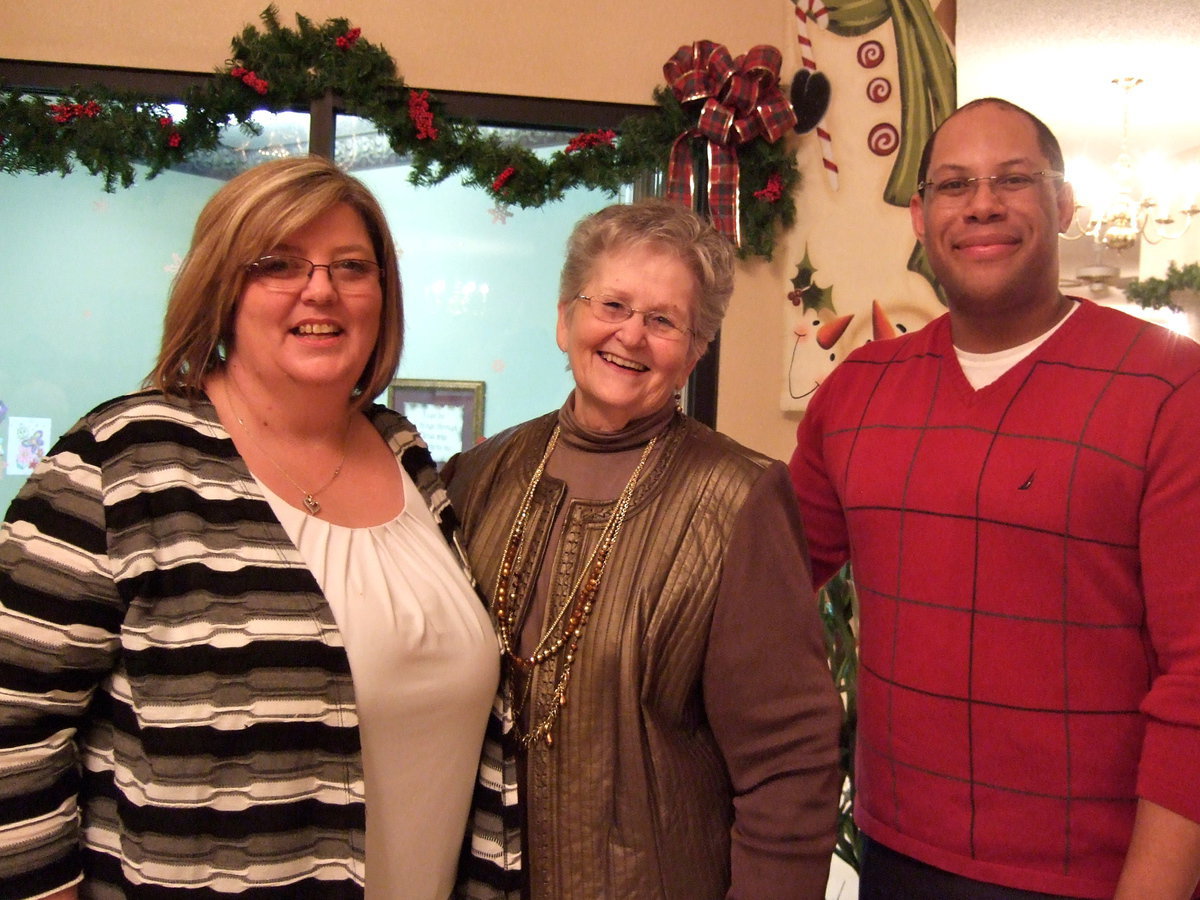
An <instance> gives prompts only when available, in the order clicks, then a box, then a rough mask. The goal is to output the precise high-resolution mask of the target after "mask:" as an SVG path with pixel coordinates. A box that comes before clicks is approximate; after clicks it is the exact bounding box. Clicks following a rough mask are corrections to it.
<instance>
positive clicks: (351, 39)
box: [334, 28, 362, 50]
mask: <svg viewBox="0 0 1200 900" xmlns="http://www.w3.org/2000/svg"><path fill="white" fill-rule="evenodd" d="M361 36H362V29H361V28H351V29H350V30H349V31H347V32H346V33H345V34H343V35H341V36H340V37H339V38H338V39H337V40H336V41H334V43H335V44H337V46H338V49H339V50H349V49H350V48H351V47H353V46H354V45H355V44H356V43H358V39H359V38H360V37H361Z"/></svg>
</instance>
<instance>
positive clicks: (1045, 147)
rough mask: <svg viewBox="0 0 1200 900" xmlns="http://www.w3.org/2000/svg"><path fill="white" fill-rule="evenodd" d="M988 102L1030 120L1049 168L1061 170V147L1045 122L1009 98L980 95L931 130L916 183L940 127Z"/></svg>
mask: <svg viewBox="0 0 1200 900" xmlns="http://www.w3.org/2000/svg"><path fill="white" fill-rule="evenodd" d="M988 103H990V104H993V105H995V106H1000V107H1003V108H1004V109H1007V110H1011V111H1012V112H1015V113H1020V114H1021V115H1023V116H1024V117H1025V118H1026V119H1028V120H1029V121H1030V122H1032V123H1033V130H1034V131H1035V132H1036V133H1037V142H1038V149H1039V150H1041V151H1042V155H1043V156H1045V157H1046V161H1047V162H1049V163H1050V168H1051V169H1053V170H1054V171H1056V172H1061V171H1062V170H1063V154H1062V147H1060V146H1059V143H1058V138H1056V137H1055V136H1054V132H1053V131H1051V130H1050V128H1049V126H1048V125H1046V123H1045V122H1043V121H1042V120H1041V119H1039V118H1038V117H1037V116H1035V115H1034V114H1033V113H1031V112H1030V111H1029V110H1027V109H1024V108H1023V107H1020V106H1017V104H1015V103H1012V102H1011V101H1009V100H1002V99H1001V98H999V97H980V98H979V99H978V100H972V101H971V102H970V103H967V104H965V105H964V106H961V107H959V108H958V109H956V110H955V111H954V112H952V113H951V114H950V115H949V116H947V117H946V118H945V119H944V120H942V124H941V125H938V127H937V128H935V129H934V130H933V134H931V135H930V136H929V140H927V141H926V142H925V149H924V150H922V151H921V162H920V164H919V165H918V166H917V183H918V184H920V183H921V182H923V181H924V180H925V176H926V175H928V174H929V160H930V158H931V157H932V156H933V142H934V141H935V140H937V136H938V133H939V132H940V131H941V130H942V127H943V126H944V125H945V124H946V123H947V122H949V121H950V120H951V119H953V118H954V117H955V116H956V115H958V114H959V113H960V112H963V111H964V110H968V109H973V108H974V107H976V106H983V105H985V104H988Z"/></svg>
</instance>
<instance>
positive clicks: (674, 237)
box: [558, 199, 736, 357]
mask: <svg viewBox="0 0 1200 900" xmlns="http://www.w3.org/2000/svg"><path fill="white" fill-rule="evenodd" d="M642 246H650V247H654V248H655V249H661V250H662V251H663V252H664V253H669V254H673V255H675V256H677V257H678V258H679V259H680V260H681V261H682V262H683V264H684V265H685V266H687V268H688V269H689V270H690V271H691V272H692V274H693V275H694V276H695V278H696V285H697V295H696V298H695V299H696V311H695V321H694V322H693V323H692V332H693V334H692V351H693V353H695V355H696V356H697V357H699V356H701V355H702V354H703V353H704V351H705V350H706V349H708V345H709V343H710V342H711V341H712V339H713V338H714V337H716V334H717V331H718V330H719V329H720V327H721V320H722V319H724V318H725V312H726V310H727V309H729V298H730V295H732V294H733V274H734V262H735V256H736V251H735V250H734V248H733V244H732V242H730V240H729V239H728V238H727V237H725V236H724V235H723V234H721V233H720V232H719V231H717V230H716V229H715V228H713V226H712V225H711V224H709V223H708V222H707V221H705V220H704V219H702V218H700V216H698V215H697V214H696V213H694V212H692V211H691V210H690V209H688V208H687V207H686V206H680V205H679V204H677V203H670V202H667V201H666V200H659V199H651V200H639V201H638V202H637V203H630V204H615V205H613V206H609V207H605V208H604V209H602V210H600V211H599V212H597V213H593V214H592V215H590V216H587V217H585V218H583V219H581V220H580V221H579V223H578V224H577V225H576V226H575V228H574V230H573V231H572V232H571V236H570V238H568V240H567V259H566V262H565V263H564V264H563V268H562V274H561V276H560V278H559V285H558V302H559V303H560V304H565V303H570V302H571V301H572V300H574V299H575V296H576V295H577V294H578V293H579V292H580V291H581V290H582V289H583V285H584V284H585V283H586V282H587V279H588V277H589V276H590V275H591V271H592V268H593V267H594V266H595V264H596V261H597V260H598V259H599V258H600V257H601V256H602V255H604V254H605V253H608V252H610V251H612V250H622V249H628V248H631V247H642Z"/></svg>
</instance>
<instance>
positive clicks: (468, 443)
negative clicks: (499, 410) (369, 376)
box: [387, 378, 484, 466]
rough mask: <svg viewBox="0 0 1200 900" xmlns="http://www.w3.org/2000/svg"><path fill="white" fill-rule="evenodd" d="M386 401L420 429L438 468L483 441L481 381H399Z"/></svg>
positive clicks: (389, 392) (415, 379) (389, 391)
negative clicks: (455, 455) (452, 457)
mask: <svg viewBox="0 0 1200 900" xmlns="http://www.w3.org/2000/svg"><path fill="white" fill-rule="evenodd" d="M387 397H388V406H390V407H391V408H392V409H394V410H396V412H398V413H400V414H402V415H404V416H407V417H408V419H409V420H410V421H411V422H412V423H413V424H414V425H416V426H417V430H418V431H420V432H421V437H422V438H424V439H425V443H426V444H428V445H429V452H430V454H431V455H432V456H433V461H434V462H435V463H437V464H438V465H439V466H440V465H442V464H443V463H444V462H446V460H448V459H449V458H450V457H451V456H453V455H454V454H455V453H458V452H459V451H460V450H466V449H467V448H468V447H473V446H475V444H477V443H479V441H481V440H483V397H484V383H483V382H482V381H440V380H433V379H425V378H396V379H394V380H393V381H392V383H391V385H390V386H389V387H388V394H387Z"/></svg>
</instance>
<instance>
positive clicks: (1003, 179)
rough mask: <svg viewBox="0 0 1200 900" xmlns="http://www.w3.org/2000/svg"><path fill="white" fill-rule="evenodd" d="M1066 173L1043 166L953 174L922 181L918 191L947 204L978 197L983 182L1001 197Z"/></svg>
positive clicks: (927, 197) (925, 196)
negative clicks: (1033, 170)
mask: <svg viewBox="0 0 1200 900" xmlns="http://www.w3.org/2000/svg"><path fill="white" fill-rule="evenodd" d="M1062 177H1063V173H1062V172H1055V171H1053V170H1051V169H1043V170H1042V171H1040V172H1001V173H1000V174H998V175H975V176H972V177H969V178H968V177H967V176H965V175H951V176H950V177H949V178H940V179H938V180H937V181H922V182H921V183H920V184H918V185H917V191H919V192H920V194H921V195H922V196H923V197H924V198H925V199H926V200H936V201H939V202H942V203H946V204H952V203H965V202H966V201H967V200H969V199H970V198H972V197H974V196H975V191H976V190H978V189H979V183H980V182H982V181H986V182H988V183H989V184H990V185H991V187H992V193H994V194H997V195H998V196H1001V197H1003V196H1005V195H1006V194H1007V195H1014V194H1020V193H1021V192H1022V191H1027V190H1029V188H1031V187H1033V186H1034V185H1035V184H1037V183H1038V181H1039V180H1040V179H1043V178H1046V179H1055V178H1062Z"/></svg>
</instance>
